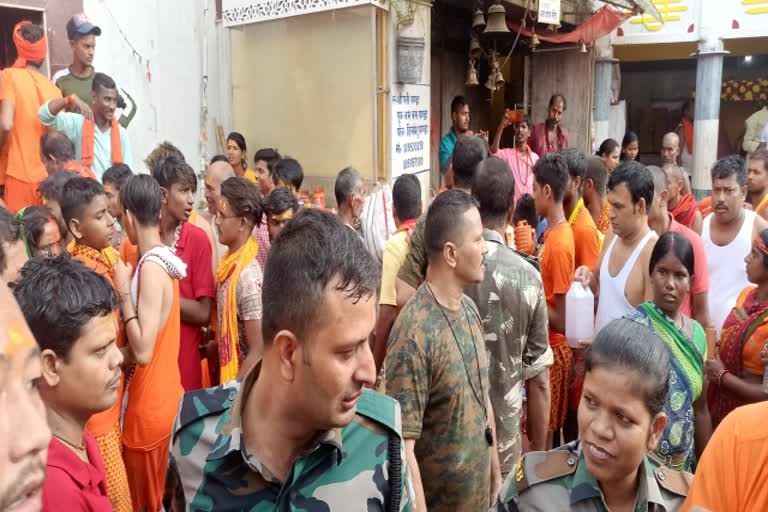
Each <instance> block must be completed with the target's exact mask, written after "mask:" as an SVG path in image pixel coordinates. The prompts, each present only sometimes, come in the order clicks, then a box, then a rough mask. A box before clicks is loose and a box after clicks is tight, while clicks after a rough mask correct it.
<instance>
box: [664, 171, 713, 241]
mask: <svg viewBox="0 0 768 512" xmlns="http://www.w3.org/2000/svg"><path fill="white" fill-rule="evenodd" d="M662 169H663V170H664V174H665V175H666V176H667V183H668V187H667V193H668V197H667V207H668V208H669V212H670V213H671V214H672V216H673V217H674V218H675V220H676V221H677V222H679V223H680V224H682V225H683V226H685V227H687V228H688V229H692V230H693V231H695V232H696V233H697V234H699V235H701V225H702V222H703V221H702V216H701V212H699V210H698V209H697V208H696V207H697V204H696V198H694V197H693V194H690V193H689V194H685V193H683V190H684V188H685V184H686V183H687V182H688V176H687V175H686V174H685V171H683V168H682V167H680V166H679V165H677V164H672V163H666V164H664V166H663V167H662Z"/></svg>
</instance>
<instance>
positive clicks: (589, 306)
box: [565, 281, 595, 348]
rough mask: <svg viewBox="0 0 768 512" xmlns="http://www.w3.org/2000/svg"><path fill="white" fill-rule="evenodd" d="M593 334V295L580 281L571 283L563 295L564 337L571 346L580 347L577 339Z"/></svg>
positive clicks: (591, 336)
mask: <svg viewBox="0 0 768 512" xmlns="http://www.w3.org/2000/svg"><path fill="white" fill-rule="evenodd" d="M594 335H595V297H594V295H592V290H590V289H589V288H588V287H584V285H582V284H581V283H580V282H577V281H574V282H573V283H571V288H570V289H569V290H568V293H567V294H566V296H565V337H566V338H567V339H568V345H569V346H571V347H572V348H582V346H581V345H580V344H579V340H589V339H592V338H593V337H594Z"/></svg>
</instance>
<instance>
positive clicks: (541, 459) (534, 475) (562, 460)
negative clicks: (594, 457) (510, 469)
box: [515, 450, 578, 496]
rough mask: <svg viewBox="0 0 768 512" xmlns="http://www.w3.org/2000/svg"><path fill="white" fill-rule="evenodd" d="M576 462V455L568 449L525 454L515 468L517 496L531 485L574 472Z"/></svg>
mask: <svg viewBox="0 0 768 512" xmlns="http://www.w3.org/2000/svg"><path fill="white" fill-rule="evenodd" d="M577 463H578V458H577V457H576V455H574V454H573V453H571V452H570V451H568V450H552V451H548V452H530V453H527V454H525V455H524V456H523V458H522V459H521V460H520V462H519V463H518V464H517V468H515V479H516V480H517V494H518V496H519V495H520V494H522V492H523V491H525V490H526V489H528V488H529V487H531V486H534V485H536V484H539V483H542V482H546V481H549V480H553V479H555V478H560V477H562V476H567V475H570V474H572V473H574V472H575V471H576V466H577V465H578V464H577Z"/></svg>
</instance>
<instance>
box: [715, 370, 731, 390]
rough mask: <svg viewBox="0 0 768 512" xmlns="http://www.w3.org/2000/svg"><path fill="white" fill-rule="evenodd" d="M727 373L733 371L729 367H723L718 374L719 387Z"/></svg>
mask: <svg viewBox="0 0 768 512" xmlns="http://www.w3.org/2000/svg"><path fill="white" fill-rule="evenodd" d="M726 373H731V372H729V371H728V369H726V368H723V369H722V370H720V373H718V374H717V385H718V387H719V386H720V385H721V383H722V379H723V376H724V375H725V374H726Z"/></svg>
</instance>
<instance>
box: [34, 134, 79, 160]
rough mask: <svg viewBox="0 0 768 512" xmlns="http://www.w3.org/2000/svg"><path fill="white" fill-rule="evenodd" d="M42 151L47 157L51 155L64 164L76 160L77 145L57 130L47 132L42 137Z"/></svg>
mask: <svg viewBox="0 0 768 512" xmlns="http://www.w3.org/2000/svg"><path fill="white" fill-rule="evenodd" d="M40 151H41V152H42V153H43V155H45V156H48V155H50V156H52V157H54V158H55V159H56V160H60V161H64V162H69V161H70V160H74V159H75V145H74V144H73V143H72V141H71V140H69V137H67V136H66V135H64V134H63V133H61V132H57V131H56V130H51V131H49V132H45V133H44V134H43V136H42V137H40Z"/></svg>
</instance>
